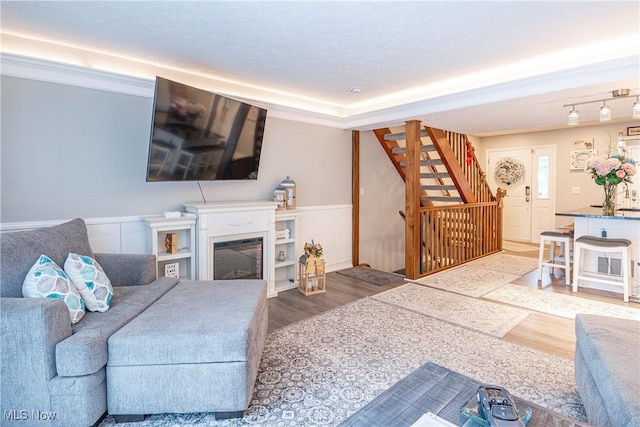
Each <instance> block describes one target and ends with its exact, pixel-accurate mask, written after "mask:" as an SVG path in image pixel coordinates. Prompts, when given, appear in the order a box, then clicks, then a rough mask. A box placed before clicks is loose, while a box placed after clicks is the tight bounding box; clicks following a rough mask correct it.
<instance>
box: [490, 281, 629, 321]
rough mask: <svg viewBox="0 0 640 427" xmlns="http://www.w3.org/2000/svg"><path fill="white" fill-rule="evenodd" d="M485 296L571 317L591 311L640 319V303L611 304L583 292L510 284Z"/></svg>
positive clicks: (591, 312)
mask: <svg viewBox="0 0 640 427" xmlns="http://www.w3.org/2000/svg"><path fill="white" fill-rule="evenodd" d="M483 298H487V299H491V300H495V301H500V302H505V303H507V304H510V305H515V306H518V307H524V308H527V309H530V310H536V311H540V312H543V313H547V314H553V315H556V316H561V317H567V318H569V319H573V318H575V317H576V314H578V313H589V314H600V315H603V316H612V317H620V318H623V319H635V320H640V304H639V305H638V307H637V308H636V307H633V306H622V305H616V304H609V303H606V302H602V301H594V300H590V299H586V298H582V297H580V296H579V292H578V294H577V295H564V294H559V293H556V292H547V291H543V290H541V289H534V288H528V287H526V286H518V285H513V284H509V285H506V286H503V287H501V288H498V289H496V290H495V291H492V292H490V293H488V294H486V295H485V296H484V297H483ZM621 298H622V297H621Z"/></svg>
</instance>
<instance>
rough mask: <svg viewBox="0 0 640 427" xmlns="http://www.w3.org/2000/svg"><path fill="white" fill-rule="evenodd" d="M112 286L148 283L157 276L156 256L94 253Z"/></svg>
mask: <svg viewBox="0 0 640 427" xmlns="http://www.w3.org/2000/svg"><path fill="white" fill-rule="evenodd" d="M95 257H96V261H98V263H99V264H100V265H101V266H102V268H103V269H104V272H105V274H106V275H107V277H108V278H109V280H110V281H111V285H113V286H132V285H148V284H149V283H151V282H153V281H154V280H156V278H157V273H156V268H157V266H156V257H155V255H147V254H95Z"/></svg>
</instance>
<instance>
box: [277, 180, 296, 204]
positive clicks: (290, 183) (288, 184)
mask: <svg viewBox="0 0 640 427" xmlns="http://www.w3.org/2000/svg"><path fill="white" fill-rule="evenodd" d="M280 186H281V187H283V188H284V190H285V192H286V199H285V200H286V205H287V209H295V208H296V183H295V181H294V180H293V179H291V177H290V176H287V177H286V178H285V179H284V180H283V181H282V182H281V183H280Z"/></svg>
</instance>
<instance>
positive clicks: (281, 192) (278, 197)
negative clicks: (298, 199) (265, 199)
mask: <svg viewBox="0 0 640 427" xmlns="http://www.w3.org/2000/svg"><path fill="white" fill-rule="evenodd" d="M286 197H287V192H286V190H285V189H284V187H283V186H281V185H278V188H276V189H275V190H274V191H273V201H274V202H276V203H278V207H277V210H279V211H280V210H283V209H286V208H287V201H286Z"/></svg>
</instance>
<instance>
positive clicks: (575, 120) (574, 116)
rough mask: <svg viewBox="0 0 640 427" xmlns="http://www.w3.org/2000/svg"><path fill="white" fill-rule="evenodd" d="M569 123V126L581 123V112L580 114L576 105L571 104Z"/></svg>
mask: <svg viewBox="0 0 640 427" xmlns="http://www.w3.org/2000/svg"><path fill="white" fill-rule="evenodd" d="M567 124H568V125H569V126H575V125H578V124H580V114H578V112H577V111H576V107H575V106H574V105H572V106H571V111H569V121H568V123H567Z"/></svg>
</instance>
